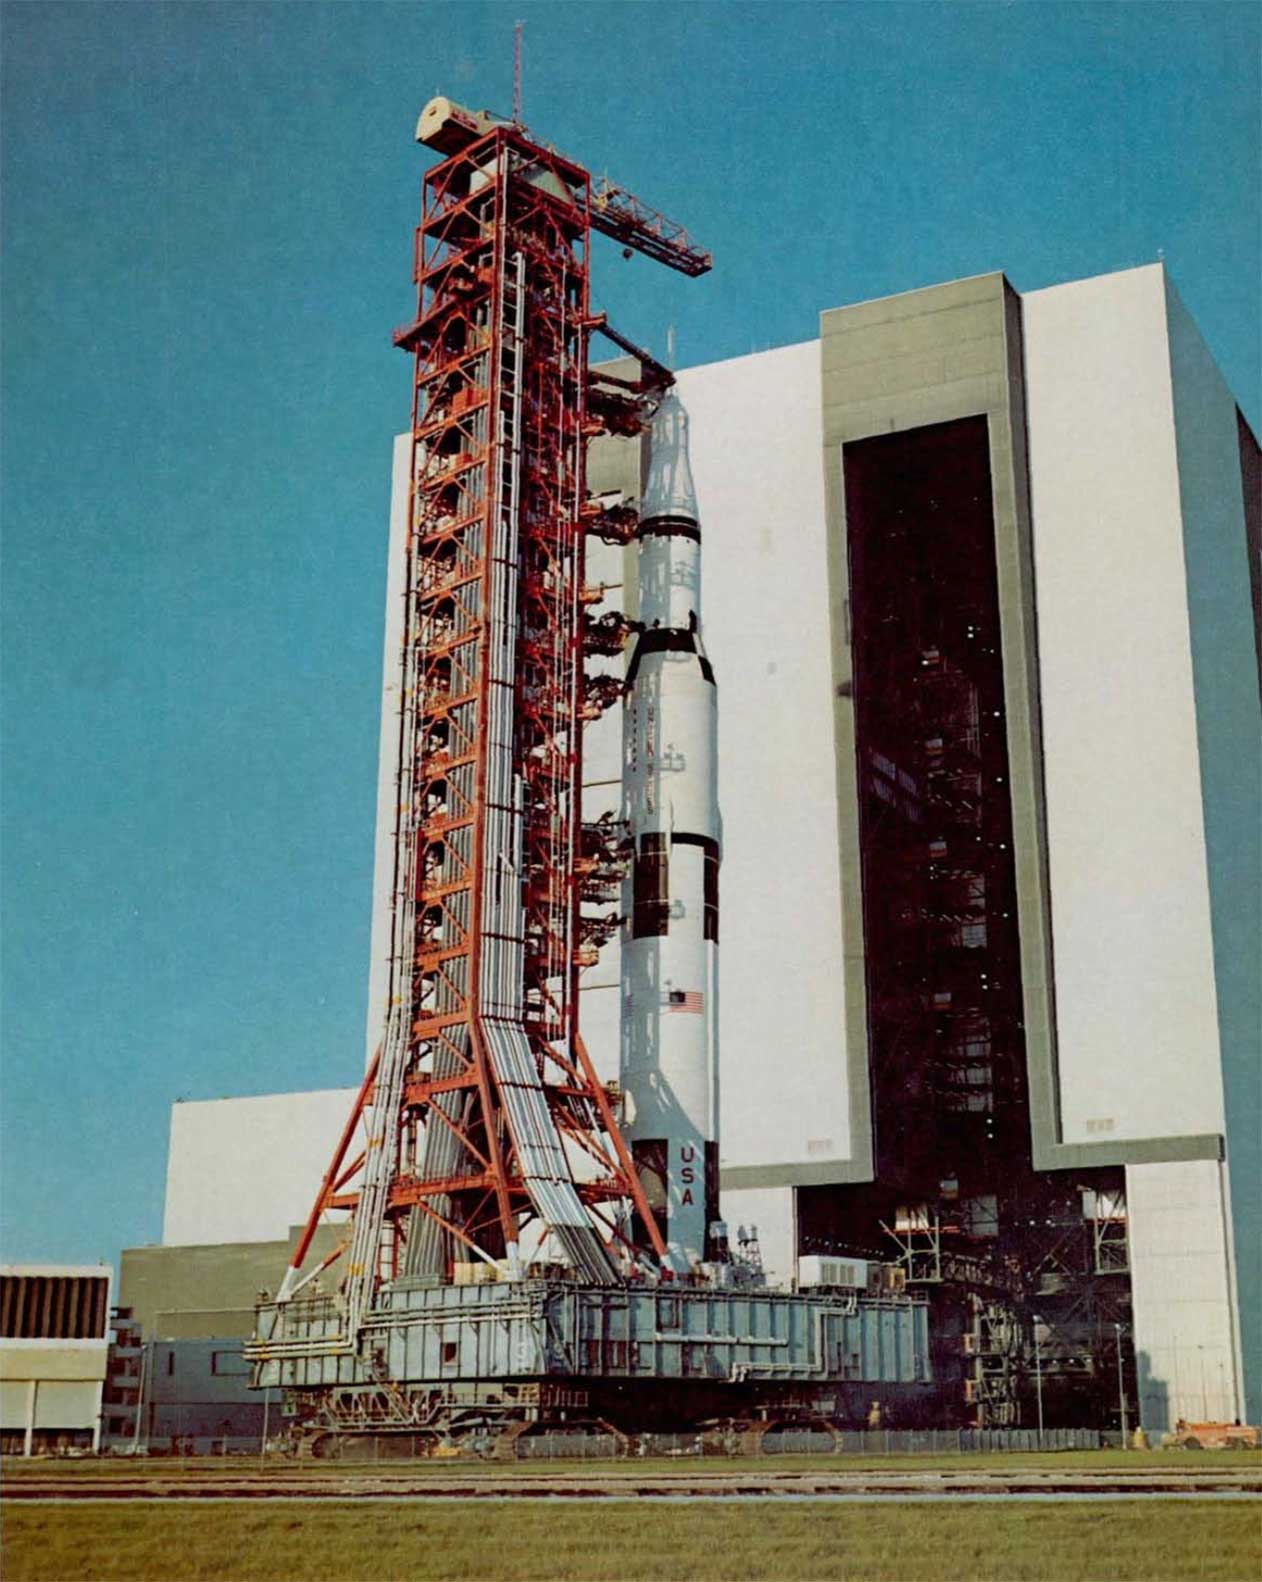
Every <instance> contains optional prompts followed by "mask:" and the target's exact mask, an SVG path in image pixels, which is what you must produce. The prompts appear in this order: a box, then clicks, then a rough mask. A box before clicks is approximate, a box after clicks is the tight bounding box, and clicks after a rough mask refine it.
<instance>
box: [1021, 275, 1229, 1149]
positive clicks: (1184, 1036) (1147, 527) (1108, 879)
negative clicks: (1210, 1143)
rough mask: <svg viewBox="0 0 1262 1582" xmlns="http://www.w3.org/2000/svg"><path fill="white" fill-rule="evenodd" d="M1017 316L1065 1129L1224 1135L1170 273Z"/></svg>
mask: <svg viewBox="0 0 1262 1582" xmlns="http://www.w3.org/2000/svg"><path fill="white" fill-rule="evenodd" d="M1022 311H1023V319H1024V329H1025V368H1026V381H1027V391H1026V395H1027V403H1028V422H1029V453H1030V488H1031V502H1032V509H1033V524H1034V525H1033V533H1034V560H1035V584H1036V587H1037V591H1038V643H1039V673H1040V679H1041V688H1042V707H1043V761H1044V772H1045V776H1046V794H1047V839H1048V857H1049V869H1050V880H1051V914H1052V945H1053V962H1054V973H1055V1006H1056V1011H1055V1015H1056V1030H1057V1046H1058V1062H1059V1070H1060V1101H1061V1122H1062V1140H1063V1141H1064V1142H1067V1143H1098V1142H1117V1141H1122V1140H1129V1139H1142V1138H1152V1137H1172V1136H1180V1135H1187V1134H1190V1133H1204V1132H1221V1131H1222V1130H1223V1124H1224V1122H1223V1096H1222V1078H1221V1070H1220V1054H1219V1037H1218V1011H1217V1000H1216V993H1215V983H1214V959H1213V937H1212V933H1211V928H1210V899H1209V881H1208V872H1207V867H1206V855H1205V829H1204V821H1203V815H1202V807H1201V784H1200V768H1199V753H1198V746H1197V724H1196V708H1195V702H1194V696H1193V686H1192V652H1191V640H1190V633H1189V625H1188V604H1187V578H1186V573H1185V569H1184V558H1183V522H1182V516H1181V512H1180V495H1179V473H1178V466H1177V460H1176V452H1175V433H1174V407H1173V400H1172V394H1171V376H1170V354H1169V347H1168V340H1167V334H1166V308H1165V280H1164V273H1163V270H1162V269H1161V267H1160V266H1157V265H1154V266H1151V267H1149V268H1144V269H1136V270H1129V271H1127V272H1125V273H1122V274H1116V275H1105V276H1102V277H1100V278H1097V279H1093V280H1083V281H1076V282H1074V283H1073V284H1071V285H1066V286H1056V287H1053V288H1051V289H1050V290H1047V291H1035V292H1031V293H1030V294H1029V295H1027V296H1025V297H1024V298H1023V299H1022Z"/></svg>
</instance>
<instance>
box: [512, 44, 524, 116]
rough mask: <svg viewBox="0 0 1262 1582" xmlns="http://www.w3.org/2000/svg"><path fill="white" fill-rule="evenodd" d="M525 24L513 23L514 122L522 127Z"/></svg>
mask: <svg viewBox="0 0 1262 1582" xmlns="http://www.w3.org/2000/svg"><path fill="white" fill-rule="evenodd" d="M525 26H526V24H525V23H524V22H514V23H513V121H514V122H515V123H516V125H518V126H520V125H521V35H522V32H523V30H524V29H525Z"/></svg>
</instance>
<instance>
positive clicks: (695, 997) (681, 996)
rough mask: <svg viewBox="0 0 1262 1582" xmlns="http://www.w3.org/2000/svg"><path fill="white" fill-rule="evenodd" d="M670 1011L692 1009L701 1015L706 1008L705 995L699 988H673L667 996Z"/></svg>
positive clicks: (667, 1005)
mask: <svg viewBox="0 0 1262 1582" xmlns="http://www.w3.org/2000/svg"><path fill="white" fill-rule="evenodd" d="M666 1009H667V1010H668V1011H692V1012H693V1013H694V1014H695V1015H698V1016H699V1015H700V1014H701V1012H702V1011H703V1010H704V1009H705V995H704V994H702V993H700V992H699V991H698V990H697V989H672V990H671V991H670V993H669V994H668V995H667V996H666Z"/></svg>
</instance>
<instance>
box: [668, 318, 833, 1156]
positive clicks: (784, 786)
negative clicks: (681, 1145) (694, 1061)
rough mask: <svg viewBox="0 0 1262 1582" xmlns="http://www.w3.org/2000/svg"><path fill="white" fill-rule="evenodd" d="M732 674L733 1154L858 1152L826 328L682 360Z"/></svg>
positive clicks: (727, 708) (722, 796)
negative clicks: (702, 359)
mask: <svg viewBox="0 0 1262 1582" xmlns="http://www.w3.org/2000/svg"><path fill="white" fill-rule="evenodd" d="M678 379H679V385H678V388H679V395H680V398H681V400H682V401H683V403H684V405H685V406H686V407H687V409H688V414H689V418H690V434H691V441H692V470H693V477H694V480H695V482H696V488H697V500H698V505H699V508H700V513H701V535H702V635H703V637H704V640H705V645H706V649H707V652H708V654H709V656H710V659H711V661H712V663H713V665H714V673H715V678H716V681H717V683H718V689H719V810H720V813H721V814H722V818H723V865H722V871H721V875H720V885H719V901H720V921H719V970H720V974H721V982H722V995H721V1001H720V1007H721V1008H720V1024H719V1049H720V1061H721V1071H722V1081H721V1093H722V1112H721V1134H720V1156H721V1159H722V1162H723V1164H724V1165H745V1164H765V1163H768V1162H770V1161H776V1162H786V1161H798V1160H803V1161H805V1160H810V1161H814V1162H822V1161H825V1160H828V1159H838V1160H841V1159H845V1158H847V1157H848V1156H849V1152H850V1132H849V1120H848V1115H849V1106H848V1099H847V1092H846V1074H845V1013H844V1001H843V985H842V972H841V962H842V948H843V946H842V935H841V902H840V874H839V864H838V856H837V797H836V784H835V782H836V768H835V759H834V750H833V729H832V719H833V711H832V668H831V649H830V640H829V611H828V567H827V562H826V543H825V530H824V482H823V469H822V463H821V446H822V439H821V432H822V431H821V416H820V384H819V343H818V342H817V341H808V342H805V343H803V344H801V345H798V346H787V347H783V348H780V349H778V350H776V351H771V352H762V353H759V354H757V355H754V356H750V357H738V358H734V359H732V360H731V361H729V362H723V363H711V364H709V365H707V366H704V367H701V368H691V369H685V370H683V371H682V372H681V373H680V374H679V376H678Z"/></svg>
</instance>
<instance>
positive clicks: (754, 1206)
mask: <svg viewBox="0 0 1262 1582" xmlns="http://www.w3.org/2000/svg"><path fill="white" fill-rule="evenodd" d="M719 1209H720V1212H721V1213H722V1215H723V1221H724V1224H726V1226H727V1234H728V1239H729V1241H730V1243H731V1247H732V1250H733V1252H736V1251H738V1250H739V1249H738V1247H737V1237H738V1233H739V1231H740V1230H741V1228H742V1227H743V1228H744V1229H745V1230H747V1231H749V1232H750V1233H751V1234H752V1233H753V1231H754V1230H757V1233H758V1235H757V1240H758V1251H759V1254H760V1255H761V1257H762V1267H763V1273H764V1274H765V1275H766V1277H767V1283H768V1285H788V1284H789V1283H790V1281H792V1280H793V1279H795V1278H796V1276H797V1215H796V1193H795V1190H794V1188H793V1187H742V1188H741V1189H740V1190H739V1191H738V1190H735V1189H733V1188H731V1187H728V1188H726V1189H725V1190H724V1192H723V1194H722V1197H721V1199H720V1203H719Z"/></svg>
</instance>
